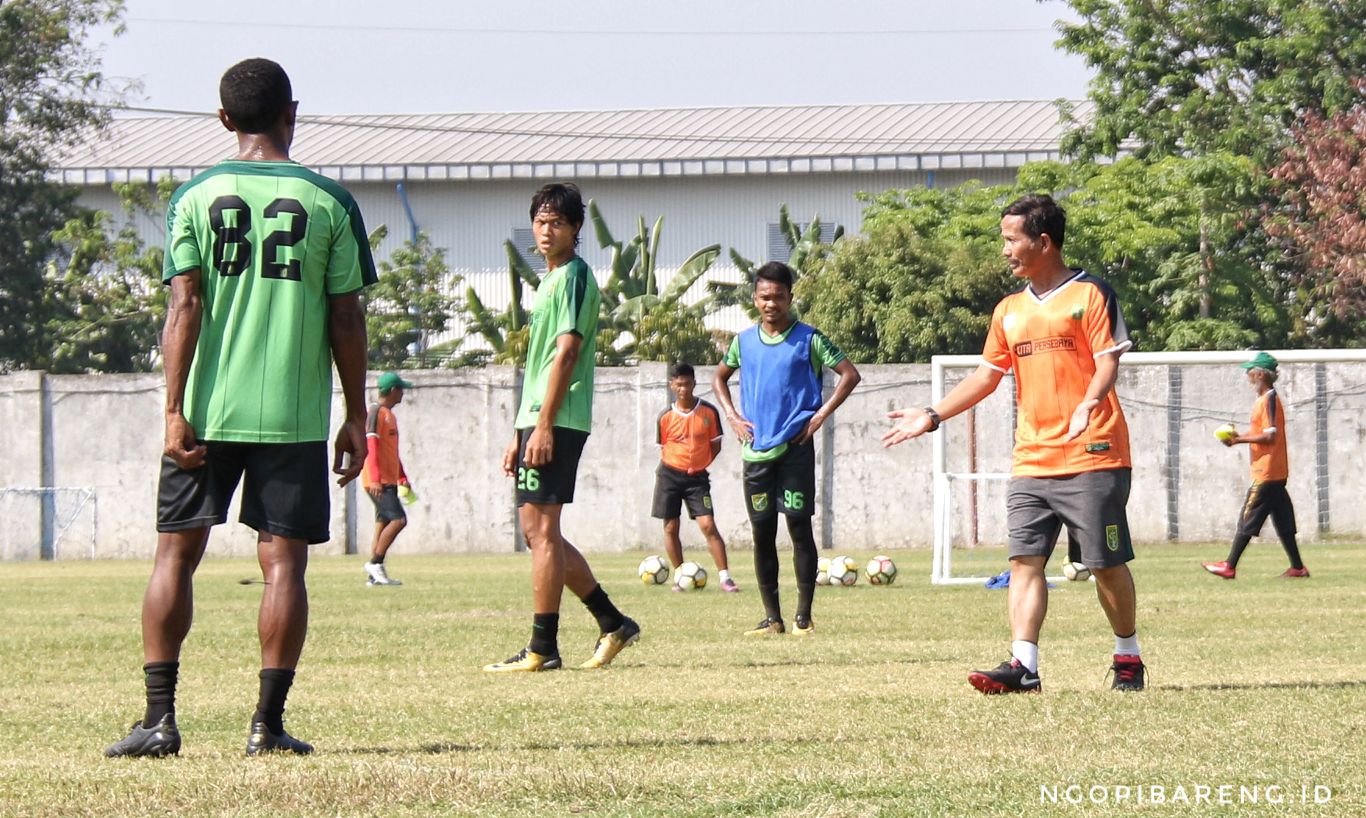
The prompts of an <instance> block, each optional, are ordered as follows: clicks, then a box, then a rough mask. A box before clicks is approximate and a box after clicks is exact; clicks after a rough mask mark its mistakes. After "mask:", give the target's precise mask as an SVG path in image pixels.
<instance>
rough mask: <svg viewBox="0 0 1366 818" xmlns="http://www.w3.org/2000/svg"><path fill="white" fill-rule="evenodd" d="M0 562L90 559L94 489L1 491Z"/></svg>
mask: <svg viewBox="0 0 1366 818" xmlns="http://www.w3.org/2000/svg"><path fill="white" fill-rule="evenodd" d="M0 520H3V521H4V522H3V524H0V560H39V559H63V558H68V559H69V558H73V557H74V558H79V557H85V558H93V557H94V556H95V543H96V539H97V536H98V533H99V514H98V510H97V503H96V501H95V490H94V489H93V488H56V487H51V486H48V487H41V488H16V487H5V488H0Z"/></svg>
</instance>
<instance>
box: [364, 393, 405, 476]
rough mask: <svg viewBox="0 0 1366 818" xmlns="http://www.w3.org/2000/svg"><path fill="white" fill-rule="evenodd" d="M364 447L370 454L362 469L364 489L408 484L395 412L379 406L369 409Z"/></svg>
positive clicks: (375, 405) (374, 405) (372, 406)
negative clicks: (400, 449)
mask: <svg viewBox="0 0 1366 818" xmlns="http://www.w3.org/2000/svg"><path fill="white" fill-rule="evenodd" d="M365 444H366V449H367V450H368V454H367V457H366V460H365V468H363V469H361V485H362V486H365V487H366V488H369V487H370V486H373V485H375V484H376V483H378V484H380V485H382V486H395V485H398V484H399V483H405V482H407V476H406V475H405V474H404V473H403V461H402V460H400V459H399V457H398V419H397V418H395V417H394V413H393V411H392V410H390V409H387V408H385V407H383V406H380V405H379V404H373V405H371V407H370V413H369V416H368V417H367V418H366V419H365Z"/></svg>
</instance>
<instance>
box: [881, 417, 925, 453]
mask: <svg viewBox="0 0 1366 818" xmlns="http://www.w3.org/2000/svg"><path fill="white" fill-rule="evenodd" d="M887 417H889V418H891V419H892V420H894V421H896V422H895V423H894V424H892V428H891V430H890V431H889V432H887V434H885V435H883V436H882V447H883V448H884V449H885V448H888V447H890V446H895V445H896V444H898V443H904V442H905V441H907V440H911V439H913V438H917V437H920V436H921V435H923V434H925V433H926V432H928V431H929V430H930V427H931V426H933V425H934V423H933V422H932V421H931V420H930V416H929V415H927V414H925V411H924V410H923V409H893V410H892V411H890V412H888V413H887Z"/></svg>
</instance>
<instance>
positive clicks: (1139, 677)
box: [1110, 653, 1148, 690]
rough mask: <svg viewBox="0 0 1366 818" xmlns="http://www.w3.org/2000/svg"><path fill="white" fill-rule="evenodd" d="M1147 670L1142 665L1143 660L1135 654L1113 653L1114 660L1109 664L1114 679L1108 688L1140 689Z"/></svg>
mask: <svg viewBox="0 0 1366 818" xmlns="http://www.w3.org/2000/svg"><path fill="white" fill-rule="evenodd" d="M1147 670H1148V669H1147V668H1146V667H1144V666H1143V660H1142V659H1140V658H1138V657H1137V656H1126V655H1123V654H1118V653H1117V654H1115V662H1114V664H1112V665H1110V672H1111V673H1113V674H1114V675H1115V680H1114V681H1113V682H1111V683H1110V689H1111V690H1142V689H1143V681H1144V677H1145V676H1146V675H1147Z"/></svg>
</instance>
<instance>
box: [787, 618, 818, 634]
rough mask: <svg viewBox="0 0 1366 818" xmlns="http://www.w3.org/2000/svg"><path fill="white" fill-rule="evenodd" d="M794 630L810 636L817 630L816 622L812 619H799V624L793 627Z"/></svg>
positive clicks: (796, 632)
mask: <svg viewBox="0 0 1366 818" xmlns="http://www.w3.org/2000/svg"><path fill="white" fill-rule="evenodd" d="M792 632H793V633H795V634H796V635H798V636H810V635H811V634H813V633H815V632H816V623H815V622H812V621H811V620H810V619H798V620H797V624H796V625H795V626H793V628H792Z"/></svg>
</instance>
